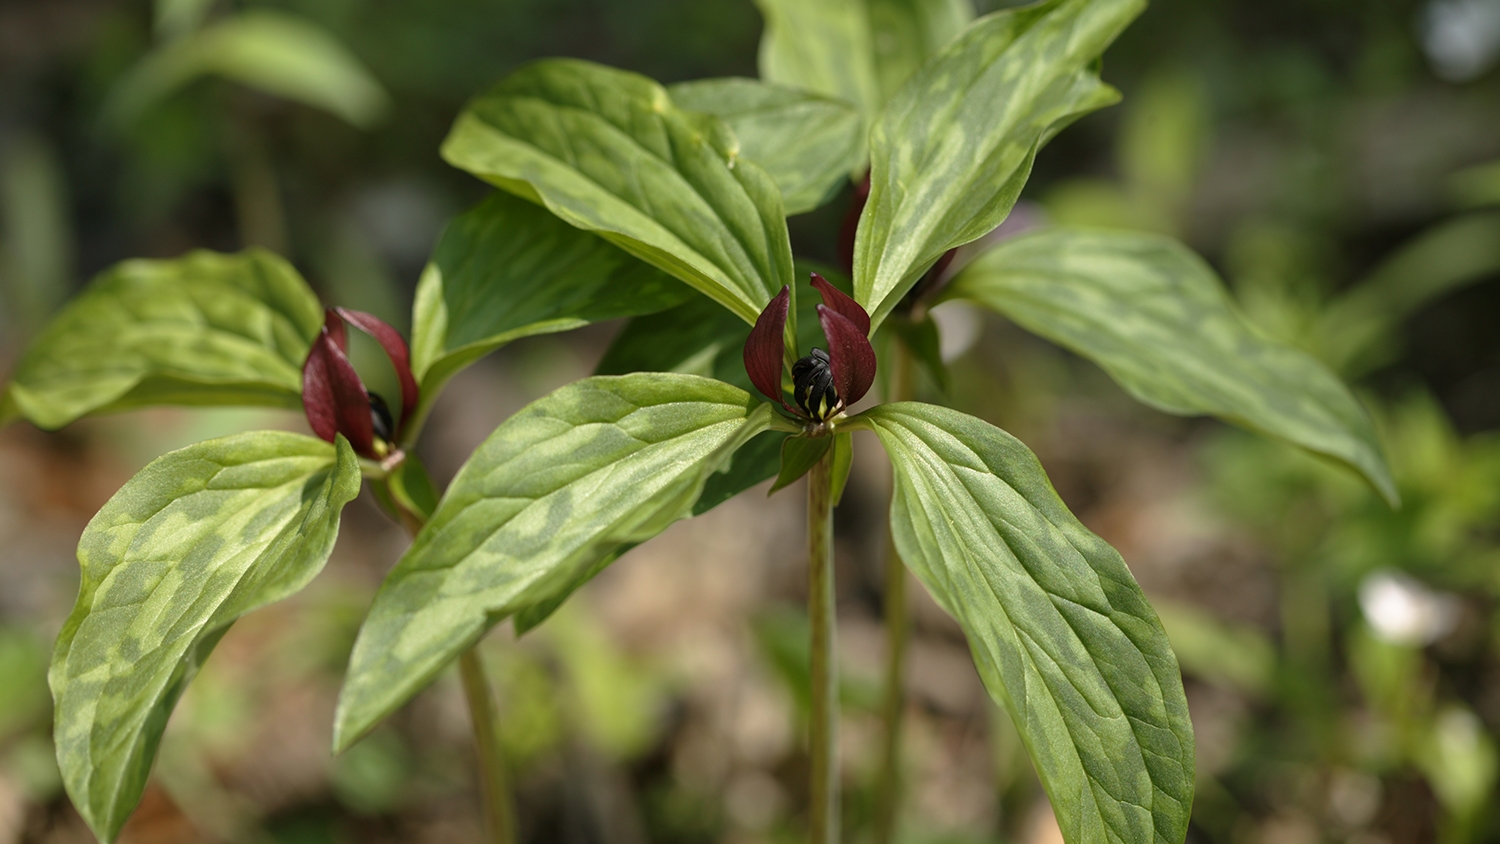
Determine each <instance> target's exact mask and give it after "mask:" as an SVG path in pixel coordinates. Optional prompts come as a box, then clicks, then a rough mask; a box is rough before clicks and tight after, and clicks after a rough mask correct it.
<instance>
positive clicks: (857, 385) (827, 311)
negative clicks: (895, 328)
mask: <svg viewBox="0 0 1500 844" xmlns="http://www.w3.org/2000/svg"><path fill="white" fill-rule="evenodd" d="M812 286H813V287H815V288H817V290H818V293H820V294H822V296H823V304H821V305H819V306H818V322H820V323H821V324H822V325H823V335H824V336H825V337H826V338H828V351H826V352H825V351H823V350H822V349H813V350H812V353H811V354H809V355H807V356H806V357H804V358H802V359H800V360H798V361H797V362H796V363H795V364H793V365H792V388H793V389H792V397H793V399H794V400H795V401H796V404H795V405H793V404H791V403H789V402H787V400H786V395H785V393H784V392H783V390H782V387H781V384H782V368H783V366H784V363H783V359H784V355H785V351H786V343H785V339H784V338H785V332H786V317H787V311H788V309H789V308H790V307H791V290H790V289H789V288H787V287H783V288H781V292H780V293H778V294H776V298H774V299H772V300H771V302H770V304H768V305H766V309H765V310H763V311H761V313H760V318H759V319H757V320H756V321H755V327H754V328H752V329H751V330H750V337H749V339H747V340H746V341H745V371H746V372H747V373H749V375H750V382H751V383H752V384H754V385H755V388H756V389H757V390H760V391H761V393H762V394H764V395H765V396H766V398H769V399H770V400H771V401H774V402H778V403H780V404H781V406H782V407H784V408H786V409H787V411H789V412H791V413H793V414H795V415H797V416H800V417H802V418H804V419H807V420H809V421H811V422H823V421H824V420H827V419H829V418H831V417H833V416H835V415H837V414H838V413H840V412H842V411H843V410H845V409H846V408H848V407H849V406H850V405H852V404H854V403H855V402H857V401H859V400H860V399H861V398H864V395H865V393H868V392H869V391H870V385H871V384H873V383H875V349H874V348H873V347H872V346H871V345H870V340H869V334H870V315H869V314H868V313H866V312H865V309H864V308H862V307H860V306H859V303H858V302H856V301H854V300H853V299H851V298H849V297H848V296H846V295H845V294H844V293H843V291H841V290H839V289H838V288H837V287H834V286H833V285H832V284H829V283H828V280H827V279H825V278H823V277H822V276H820V275H818V274H817V273H813V274H812Z"/></svg>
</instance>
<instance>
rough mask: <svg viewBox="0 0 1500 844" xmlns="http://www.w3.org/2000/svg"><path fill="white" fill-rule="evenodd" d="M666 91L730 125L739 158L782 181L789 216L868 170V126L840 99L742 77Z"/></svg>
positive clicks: (681, 103) (686, 84)
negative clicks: (865, 165) (865, 167)
mask: <svg viewBox="0 0 1500 844" xmlns="http://www.w3.org/2000/svg"><path fill="white" fill-rule="evenodd" d="M667 90H668V92H669V93H671V95H672V102H674V103H676V104H677V105H679V106H681V107H682V108H685V109H688V110H690V111H701V112H705V113H707V114H712V115H715V116H716V117H719V118H721V119H723V121H724V122H725V123H727V124H729V128H730V129H731V130H733V132H734V135H735V137H736V138H738V139H739V142H740V154H741V155H742V156H744V157H745V158H748V159H750V160H751V161H754V162H755V163H756V164H759V165H760V166H762V167H764V168H765V169H766V172H767V173H769V174H770V175H771V178H772V179H775V180H776V185H777V186H778V187H780V188H781V198H782V202H783V203H784V204H785V205H786V213H787V214H789V215H790V214H801V213H803V212H804V211H811V210H813V209H814V208H817V207H818V206H819V205H822V204H823V202H824V201H825V200H826V199H828V198H829V197H830V195H831V194H832V193H834V192H836V191H837V189H838V186H839V185H840V184H842V183H843V182H844V181H845V180H847V179H848V178H849V175H850V174H851V173H853V172H854V171H855V170H856V169H858V168H859V167H860V166H861V165H862V164H863V163H864V160H865V125H864V120H862V119H861V118H860V114H859V111H858V110H856V109H855V108H854V106H852V105H849V104H847V103H845V102H843V101H841V100H834V99H829V98H828V97H823V96H819V95H817V94H812V93H808V92H806V91H799V90H796V89H793V88H784V87H782V86H780V85H767V84H766V83H764V82H757V81H756V80H754V79H740V78H728V79H700V80H697V81H695V82H683V83H681V84H678V85H673V86H672V87H671V88H668V89H667Z"/></svg>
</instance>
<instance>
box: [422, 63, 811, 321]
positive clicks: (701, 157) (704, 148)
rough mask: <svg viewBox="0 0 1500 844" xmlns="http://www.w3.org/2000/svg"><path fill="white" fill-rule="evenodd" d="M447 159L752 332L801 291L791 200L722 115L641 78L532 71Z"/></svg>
mask: <svg viewBox="0 0 1500 844" xmlns="http://www.w3.org/2000/svg"><path fill="white" fill-rule="evenodd" d="M442 152H443V158H444V159H446V160H447V161H448V162H449V163H450V164H452V165H454V166H455V167H458V168H460V169H462V170H467V171H468V172H470V173H473V174H474V175H476V176H478V177H479V178H481V179H484V180H486V181H488V182H491V183H492V184H495V185H497V186H499V187H501V188H503V189H505V190H507V191H510V192H511V193H514V194H516V195H518V196H521V197H523V198H525V199H529V200H531V201H533V202H538V203H541V204H543V205H545V206H546V207H547V208H548V209H549V210H550V211H551V212H552V213H554V214H556V215H557V216H558V217H560V218H562V219H563V220H564V221H565V222H567V223H569V224H570V225H573V226H576V227H578V228H581V229H585V230H588V231H592V232H596V233H597V234H599V235H600V236H601V237H603V238H605V239H606V240H608V241H610V242H611V243H614V244H615V245H617V246H619V247H621V248H622V249H624V250H625V251H627V252H630V253H631V254H633V255H635V256H637V257H639V258H641V259H643V260H645V261H647V262H649V263H651V264H654V265H655V266H657V267H660V268H661V269H662V270H665V271H666V272H668V273H670V274H672V275H674V276H676V277H677V278H680V279H682V280H683V281H685V282H687V283H688V284H690V285H692V286H694V287H696V288H697V289H698V290H700V291H702V292H703V293H705V294H707V295H708V296H709V297H710V298H712V299H714V300H715V301H717V302H719V303H720V304H722V305H724V306H725V307H726V308H729V309H730V310H731V311H733V312H734V313H735V314H736V315H738V316H739V317H740V318H741V319H743V320H745V321H746V322H750V323H753V322H754V321H755V318H756V316H758V315H759V314H760V311H761V308H763V307H764V306H765V304H766V303H767V302H769V301H770V299H771V297H772V296H773V295H775V293H776V292H777V291H779V290H780V289H781V287H782V285H784V284H789V283H790V282H791V275H792V252H791V245H790V243H789V241H788V238H787V230H786V218H785V214H784V213H783V211H782V203H781V191H780V190H779V189H778V188H777V187H776V183H775V182H774V181H773V180H772V179H771V177H770V176H769V175H767V174H766V172H765V170H763V169H761V167H760V166H759V165H756V164H754V163H753V162H749V161H746V160H745V159H744V158H743V157H741V155H740V152H739V150H738V148H737V142H736V141H735V138H734V133H733V132H731V131H730V130H729V128H728V127H727V126H725V125H724V123H723V121H721V120H719V119H718V118H716V117H713V116H712V115H706V114H700V113H697V112H689V111H682V110H680V109H678V108H677V107H676V106H674V105H673V104H672V101H671V99H670V98H669V97H668V96H667V91H666V89H665V88H663V87H661V86H660V85H658V84H656V83H655V82H653V81H651V80H650V79H647V78H646V77H644V76H638V75H636V74H634V73H627V72H625V71H621V70H615V69H613V68H607V67H602V66H600V65H596V64H591V63H589V62H584V61H577V60H573V59H549V60H546V61H540V62H536V63H535V64H531V65H528V66H526V67H524V68H522V69H521V70H519V71H517V72H515V73H513V74H511V75H510V76H508V77H506V78H505V79H504V80H502V81H501V82H500V83H499V84H497V85H496V86H495V87H493V88H491V89H490V90H489V91H488V92H487V93H485V94H483V95H481V96H480V97H478V98H477V99H475V100H474V101H473V102H471V103H470V104H469V106H468V108H466V109H465V110H464V112H463V114H461V115H459V118H458V120H457V122H455V123H454V125H453V130H452V131H451V132H450V133H449V134H448V138H447V140H446V141H444V142H443V150H442Z"/></svg>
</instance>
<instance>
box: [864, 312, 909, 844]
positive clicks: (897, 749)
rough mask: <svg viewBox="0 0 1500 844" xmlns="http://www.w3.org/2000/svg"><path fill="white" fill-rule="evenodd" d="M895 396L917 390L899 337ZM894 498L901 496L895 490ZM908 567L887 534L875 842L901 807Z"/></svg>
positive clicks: (885, 840)
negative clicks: (913, 384)
mask: <svg viewBox="0 0 1500 844" xmlns="http://www.w3.org/2000/svg"><path fill="white" fill-rule="evenodd" d="M890 367H891V380H890V395H889V396H887V397H886V400H887V401H891V402H898V401H906V400H908V399H910V398H911V392H912V386H911V381H912V358H911V352H910V351H908V350H907V348H906V344H905V343H903V342H901V341H900V340H899V339H897V340H895V341H893V342H892V344H891V356H890ZM891 494H892V495H893V496H894V495H895V490H894V489H892V491H891ZM906 615H907V612H906V566H905V564H903V563H902V562H901V555H900V554H898V553H897V552H896V539H895V535H894V534H892V533H891V531H890V528H889V527H887V528H886V536H885V677H884V678H883V685H884V687H883V688H882V690H881V700H880V716H881V719H882V721H883V722H884V723H883V724H882V727H883V734H882V735H881V742H880V771H879V773H878V774H877V777H876V780H875V807H874V810H875V818H874V821H875V823H874V826H875V829H874V837H873V839H872V840H873V842H874V844H891V842H892V841H894V840H895V838H896V821H897V819H898V818H899V817H900V814H901V812H900V809H901V716H902V715H903V714H904V713H905V711H906V688H905V675H906V639H907V618H906Z"/></svg>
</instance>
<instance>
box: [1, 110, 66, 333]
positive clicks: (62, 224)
mask: <svg viewBox="0 0 1500 844" xmlns="http://www.w3.org/2000/svg"><path fill="white" fill-rule="evenodd" d="M68 203H69V197H68V182H67V174H66V173H65V172H64V170H63V166H62V162H61V161H60V160H59V159H58V154H57V150H56V149H54V148H53V146H52V145H51V144H50V143H48V142H47V140H46V139H44V138H42V137H41V136H38V135H33V134H29V133H21V134H19V135H18V136H16V137H13V138H11V139H10V140H9V142H8V143H6V144H4V145H3V147H0V231H3V232H4V235H3V237H4V240H3V244H0V261H3V264H0V284H3V285H4V290H3V296H4V299H5V303H6V304H7V305H9V307H10V313H9V315H8V316H9V319H8V320H7V321H8V322H9V323H10V324H9V325H8V326H6V327H7V328H8V329H9V332H10V336H11V338H12V342H14V341H15V340H16V339H28V338H29V337H30V336H31V334H32V333H33V332H34V331H36V329H37V328H38V327H40V326H41V325H42V324H43V323H44V322H45V321H46V319H47V317H48V316H51V314H52V312H53V311H55V310H56V309H57V307H58V305H60V304H62V301H63V299H65V298H67V295H68V289H69V287H70V286H71V285H72V282H73V252H74V248H75V247H74V238H73V225H72V219H71V213H70V209H69V207H68Z"/></svg>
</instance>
